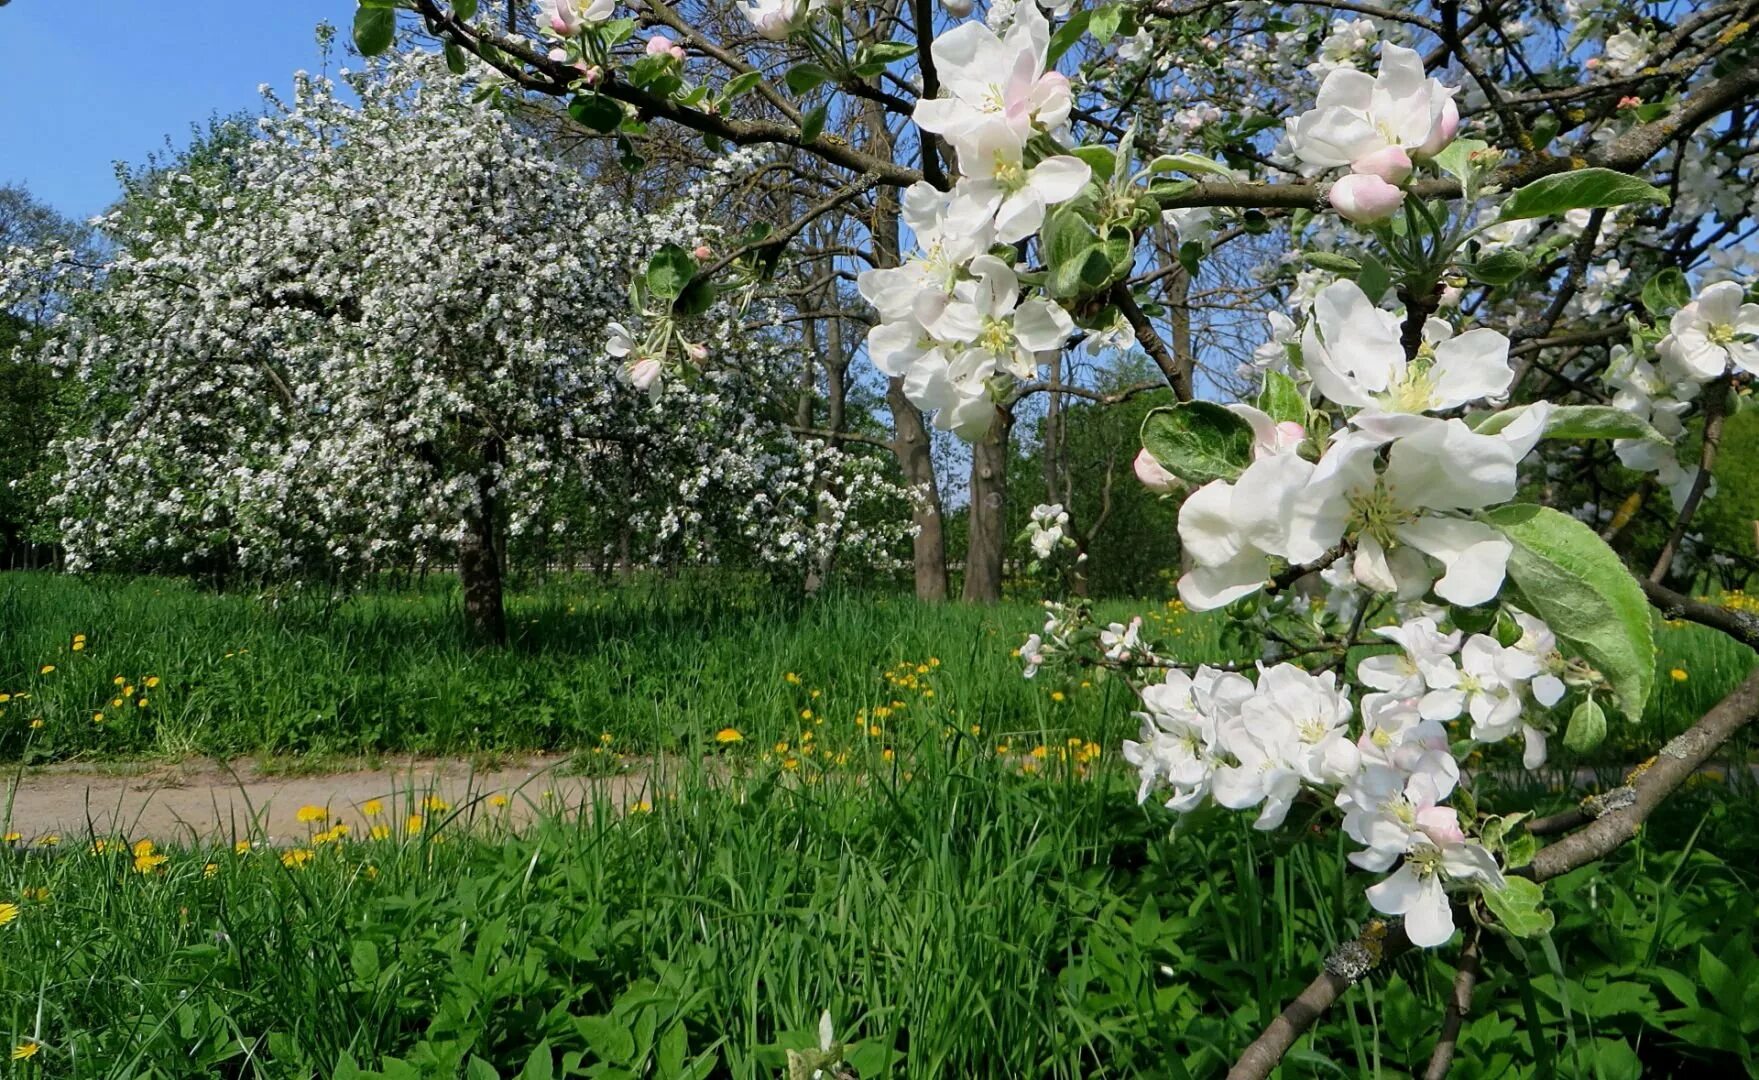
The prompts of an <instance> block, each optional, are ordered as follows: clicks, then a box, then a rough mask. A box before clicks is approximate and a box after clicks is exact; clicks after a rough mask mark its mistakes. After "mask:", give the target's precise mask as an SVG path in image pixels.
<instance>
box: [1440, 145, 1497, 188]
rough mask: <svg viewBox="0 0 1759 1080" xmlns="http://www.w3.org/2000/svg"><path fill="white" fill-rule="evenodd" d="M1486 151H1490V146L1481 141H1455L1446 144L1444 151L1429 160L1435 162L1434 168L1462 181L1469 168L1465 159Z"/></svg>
mask: <svg viewBox="0 0 1759 1080" xmlns="http://www.w3.org/2000/svg"><path fill="white" fill-rule="evenodd" d="M1488 149H1490V144H1489V143H1487V142H1484V141H1483V140H1482V139H1455V140H1454V141H1453V142H1451V143H1448V145H1447V149H1446V150H1443V151H1442V152H1441V153H1439V154H1437V155H1435V157H1434V158H1433V159H1431V160H1433V161H1434V162H1435V167H1436V168H1438V169H1440V170H1441V171H1442V172H1444V173H1447V174H1448V175H1449V176H1451V177H1453V178H1454V179H1455V180H1464V179H1466V175H1467V173H1468V172H1469V171H1470V168H1471V167H1470V166H1469V165H1468V164H1467V159H1468V158H1470V157H1471V156H1472V155H1473V154H1476V153H1477V152H1478V151H1480V150H1488Z"/></svg>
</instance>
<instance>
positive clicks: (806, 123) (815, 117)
mask: <svg viewBox="0 0 1759 1080" xmlns="http://www.w3.org/2000/svg"><path fill="white" fill-rule="evenodd" d="M826 115H827V113H826V111H825V106H823V105H820V106H819V107H818V108H816V109H814V110H812V111H811V112H809V113H807V114H806V115H805V116H804V117H802V118H801V120H800V145H802V146H810V145H812V144H813V143H814V142H815V141H817V139H818V137H819V134H820V133H821V132H823V131H824V129H825V116H826Z"/></svg>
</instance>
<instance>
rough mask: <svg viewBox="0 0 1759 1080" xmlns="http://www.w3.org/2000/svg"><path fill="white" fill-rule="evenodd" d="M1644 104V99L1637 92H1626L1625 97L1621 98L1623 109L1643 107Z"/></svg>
mask: <svg viewBox="0 0 1759 1080" xmlns="http://www.w3.org/2000/svg"><path fill="white" fill-rule="evenodd" d="M1642 105H1643V99H1642V98H1640V97H1638V96H1637V95H1635V94H1626V95H1625V96H1624V97H1622V98H1619V108H1621V109H1636V108H1640V107H1642Z"/></svg>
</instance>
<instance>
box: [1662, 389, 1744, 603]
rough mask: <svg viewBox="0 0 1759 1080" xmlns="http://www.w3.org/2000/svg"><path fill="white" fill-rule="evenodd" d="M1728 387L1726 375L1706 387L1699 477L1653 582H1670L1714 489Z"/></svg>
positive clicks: (1676, 523)
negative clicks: (1700, 509)
mask: <svg viewBox="0 0 1759 1080" xmlns="http://www.w3.org/2000/svg"><path fill="white" fill-rule="evenodd" d="M1728 387H1729V377H1728V376H1727V375H1724V376H1723V377H1722V378H1720V379H1718V380H1716V381H1715V382H1713V383H1711V384H1710V385H1709V386H1708V387H1706V388H1705V391H1704V394H1705V398H1704V444H1703V446H1701V447H1700V448H1699V450H1698V475H1697V476H1695V477H1693V478H1692V490H1691V491H1689V492H1687V493H1686V501H1685V502H1683V503H1681V504H1680V516H1679V520H1678V521H1676V522H1674V527H1673V532H1671V533H1669V534H1668V537H1667V543H1665V544H1663V545H1662V546H1661V554H1660V555H1659V556H1657V557H1656V559H1655V568H1654V569H1652V570H1650V571H1649V580H1650V581H1654V582H1660V581H1664V580H1666V578H1667V571H1668V568H1669V567H1671V566H1672V565H1673V560H1674V556H1675V555H1677V554H1679V550H1680V544H1681V543H1683V542H1684V541H1685V539H1686V530H1687V529H1689V528H1691V527H1692V519H1693V518H1694V517H1696V516H1697V514H1698V504H1699V503H1701V502H1703V501H1704V492H1705V491H1706V490H1707V489H1709V487H1710V469H1711V466H1713V465H1715V464H1716V448H1717V447H1718V446H1720V445H1722V418H1723V414H1724V413H1725V412H1726V411H1727V406H1728Z"/></svg>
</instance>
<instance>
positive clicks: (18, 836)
mask: <svg viewBox="0 0 1759 1080" xmlns="http://www.w3.org/2000/svg"><path fill="white" fill-rule="evenodd" d="M23 839H24V833H21V832H9V833H7V834H6V835H5V836H0V842H3V843H7V844H16V843H18V842H19V841H20V840H23Z"/></svg>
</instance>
